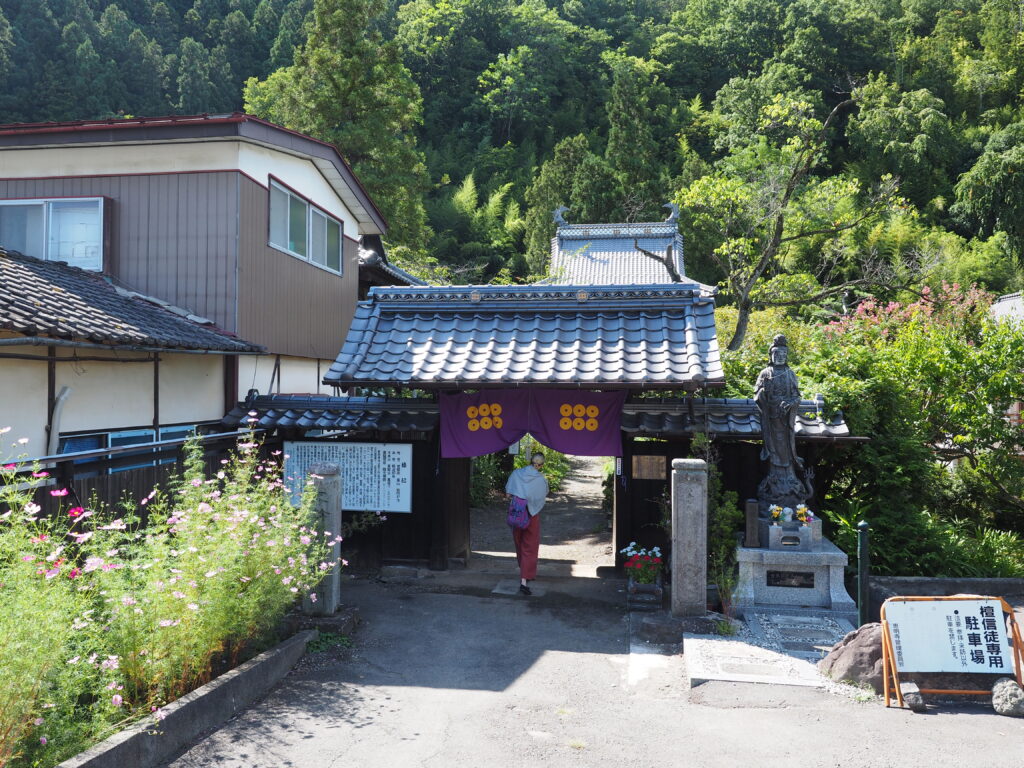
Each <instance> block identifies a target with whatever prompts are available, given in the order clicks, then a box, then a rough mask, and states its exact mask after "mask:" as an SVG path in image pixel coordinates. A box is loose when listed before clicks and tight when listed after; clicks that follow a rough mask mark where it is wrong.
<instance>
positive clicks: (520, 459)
mask: <svg viewBox="0 0 1024 768" xmlns="http://www.w3.org/2000/svg"><path fill="white" fill-rule="evenodd" d="M535 453H543V454H544V477H546V478H547V479H548V486H550V488H551V492H552V493H555V492H556V491H560V490H562V483H563V482H565V478H566V477H568V476H569V470H570V469H572V466H571V465H570V464H569V459H568V457H567V456H566V455H565V454H564V453H559V452H558V451H556V450H555V449H554V448H548V447H547V446H546V445H541V444H540V443H538V442H537V441H536V440H535V439H534V437H533V436H532V435H527V436H526V437H524V438H523V439H522V440H521V441H520V442H519V453H518V454H516V459H515V465H516V469H519V467H525V466H526V465H527V464H529V463H530V457H531V456H533V454H535ZM504 487H505V485H504V480H502V488H504Z"/></svg>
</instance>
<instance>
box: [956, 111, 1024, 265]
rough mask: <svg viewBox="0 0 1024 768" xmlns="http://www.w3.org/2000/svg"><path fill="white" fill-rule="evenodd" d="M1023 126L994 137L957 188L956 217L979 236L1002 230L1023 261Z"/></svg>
mask: <svg viewBox="0 0 1024 768" xmlns="http://www.w3.org/2000/svg"><path fill="white" fill-rule="evenodd" d="M1022 168H1024V123H1012V124H1011V125H1008V126H1006V127H1005V128H1003V129H1002V130H1000V131H997V132H995V133H994V134H992V137H991V138H990V139H989V140H988V143H987V144H986V145H985V151H984V152H983V153H982V155H981V157H979V158H978V160H977V162H976V163H975V164H974V166H973V167H972V168H971V169H970V170H969V171H968V172H967V173H965V174H964V175H963V176H961V177H960V181H959V182H957V185H956V204H955V205H954V207H953V213H954V215H958V216H959V217H960V218H961V219H962V220H963V221H964V222H965V223H968V224H969V225H971V226H972V228H973V229H974V231H975V232H977V233H979V234H985V235H988V234H991V233H993V232H996V231H999V230H1002V231H1003V232H1006V234H1007V236H1008V242H1009V246H1010V248H1011V250H1012V252H1013V254H1014V256H1015V257H1016V258H1017V259H1018V260H1021V259H1022V258H1024V217H1021V211H1022V210H1024V173H1021V169H1022Z"/></svg>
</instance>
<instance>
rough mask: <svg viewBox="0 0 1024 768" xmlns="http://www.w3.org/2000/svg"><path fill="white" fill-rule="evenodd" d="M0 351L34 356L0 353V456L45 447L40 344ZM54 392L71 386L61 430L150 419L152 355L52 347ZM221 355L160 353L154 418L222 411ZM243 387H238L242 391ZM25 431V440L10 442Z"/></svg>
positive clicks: (203, 416) (171, 420)
mask: <svg viewBox="0 0 1024 768" xmlns="http://www.w3.org/2000/svg"><path fill="white" fill-rule="evenodd" d="M0 351H8V352H13V351H17V352H18V353H19V354H31V355H34V356H38V357H39V358H40V360H39V362H33V361H28V360H26V361H22V360H10V359H3V358H0V427H5V426H10V427H11V428H12V429H11V431H10V432H8V433H7V434H5V435H3V436H2V437H0V457H3V458H11V457H12V456H17V455H19V454H24V453H27V454H28V455H30V456H43V455H46V424H47V401H46V396H47V388H46V373H47V369H46V361H45V355H46V352H45V350H44V349H40V348H39V347H7V348H4V349H3V350H0ZM79 354H80V355H82V356H85V357H108V358H112V359H113V358H115V357H120V358H122V359H132V358H135V359H139V358H140V357H145V356H144V355H143V354H142V353H137V352H121V353H119V354H118V355H114V354H113V353H109V352H105V351H103V350H92V349H82V350H80V351H79ZM57 356H58V357H60V358H63V359H64V361H63V362H59V363H57V368H56V392H57V393H59V392H60V391H61V387H65V386H66V387H69V388H70V389H71V393H70V395H69V396H68V398H67V399H66V400H65V403H64V408H63V411H62V414H61V420H60V424H59V431H60V432H61V433H67V432H85V431H97V432H105V431H109V430H115V429H122V428H130V427H150V426H152V424H153V363H152V362H135V363H118V362H105V361H84V362H83V361H73V357H74V350H73V349H69V348H58V350H57ZM223 372H224V359H223V357H222V356H221V355H182V354H177V355H176V354H161V357H160V423H161V424H181V423H193V422H202V421H212V420H216V419H220V418H221V417H222V416H223V415H224V413H225V411H224V385H223V380H224V379H223ZM243 394H244V393H243ZM21 437H27V438H28V439H29V443H28V444H27V445H25V446H17V447H14V448H12V447H11V443H12V442H14V441H16V440H17V439H19V438H21Z"/></svg>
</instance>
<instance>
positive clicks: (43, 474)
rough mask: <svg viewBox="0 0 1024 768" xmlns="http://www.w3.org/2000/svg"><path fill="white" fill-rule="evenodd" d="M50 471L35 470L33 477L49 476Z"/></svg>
mask: <svg viewBox="0 0 1024 768" xmlns="http://www.w3.org/2000/svg"><path fill="white" fill-rule="evenodd" d="M49 476H50V473H49V472H33V473H32V477H49Z"/></svg>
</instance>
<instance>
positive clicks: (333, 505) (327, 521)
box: [302, 463, 341, 616]
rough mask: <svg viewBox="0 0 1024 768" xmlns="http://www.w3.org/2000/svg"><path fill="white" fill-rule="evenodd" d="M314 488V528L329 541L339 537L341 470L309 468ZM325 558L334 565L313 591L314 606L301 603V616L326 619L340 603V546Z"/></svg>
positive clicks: (324, 466) (323, 466) (326, 466)
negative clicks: (323, 617) (315, 517)
mask: <svg viewBox="0 0 1024 768" xmlns="http://www.w3.org/2000/svg"><path fill="white" fill-rule="evenodd" d="M309 473H310V475H313V483H314V485H315V487H316V502H315V509H316V513H317V528H318V529H319V530H321V531H330V535H331V538H334V537H336V536H338V534H340V533H341V468H340V467H339V466H338V465H337V464H330V463H323V464H314V465H313V466H312V467H310V468H309ZM328 557H330V559H331V560H333V561H334V562H335V563H336V565H335V566H334V568H332V569H331V570H330V571H329V572H328V574H327V575H326V576H324V580H323V581H321V582H320V585H319V586H318V587H317V588H316V590H315V593H316V602H315V603H314V602H313V601H312V600H310V599H309V598H308V597H307V598H305V599H304V600H303V601H302V610H303V612H304V613H307V614H312V615H314V616H330V615H332V614H333V613H334V612H335V611H336V610H337V609H338V604H339V603H340V602H341V544H340V543H338V544H333V545H332V546H331V551H330V552H329V553H328Z"/></svg>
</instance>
